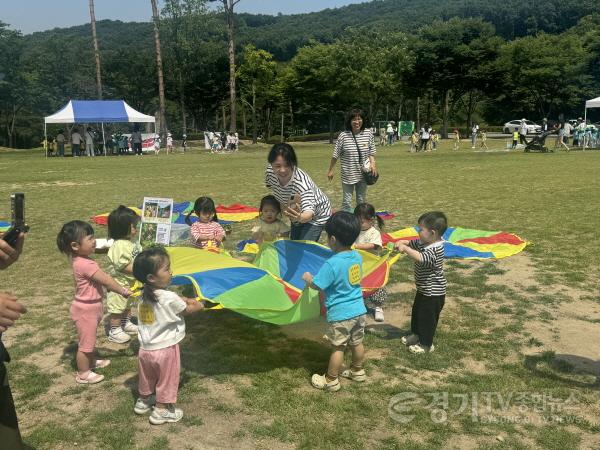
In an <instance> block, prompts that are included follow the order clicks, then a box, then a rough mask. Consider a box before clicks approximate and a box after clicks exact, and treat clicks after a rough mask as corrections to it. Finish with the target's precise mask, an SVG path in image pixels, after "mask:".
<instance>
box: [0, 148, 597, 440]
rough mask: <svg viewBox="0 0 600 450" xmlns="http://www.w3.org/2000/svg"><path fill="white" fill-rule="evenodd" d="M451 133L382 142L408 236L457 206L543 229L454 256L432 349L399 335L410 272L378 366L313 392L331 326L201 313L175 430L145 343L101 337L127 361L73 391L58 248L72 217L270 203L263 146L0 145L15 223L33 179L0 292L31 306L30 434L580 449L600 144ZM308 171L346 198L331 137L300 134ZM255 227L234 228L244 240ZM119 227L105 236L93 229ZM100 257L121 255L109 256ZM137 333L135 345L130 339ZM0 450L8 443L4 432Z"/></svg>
mask: <svg viewBox="0 0 600 450" xmlns="http://www.w3.org/2000/svg"><path fill="white" fill-rule="evenodd" d="M451 145H452V143H451V142H450V141H448V142H443V143H442V145H441V147H442V148H441V149H440V150H438V151H437V152H433V153H425V154H421V153H419V154H410V153H409V152H407V149H408V146H407V145H404V144H397V145H395V146H393V147H384V148H380V149H379V154H378V166H379V169H380V172H381V178H380V181H379V182H378V183H377V184H376V185H375V186H372V187H370V188H369V199H370V201H371V202H372V203H374V205H375V206H376V207H377V208H378V209H386V210H388V211H392V212H394V213H396V214H397V216H396V218H394V219H393V220H390V221H388V222H387V223H386V226H387V228H388V230H390V231H393V230H396V229H399V228H403V227H406V226H411V225H414V223H415V221H416V218H417V217H418V216H419V215H420V214H421V213H423V212H424V211H427V210H433V209H436V210H442V211H444V212H445V213H446V214H447V215H448V217H449V220H450V224H451V225H453V226H463V227H467V228H478V229H484V230H502V231H509V232H514V233H517V234H519V235H520V236H522V237H523V238H525V239H527V240H529V241H531V242H532V245H531V246H529V247H528V248H527V249H526V250H525V252H523V253H522V254H520V255H517V256H514V257H511V258H507V259H504V260H500V261H490V262H480V261H450V262H448V263H447V264H446V274H447V278H448V281H449V288H448V296H447V299H446V306H445V309H444V311H443V312H442V317H441V323H440V327H439V328H438V335H437V337H436V351H435V352H434V353H432V354H430V355H423V356H415V355H411V354H409V353H408V352H407V351H406V349H405V348H404V347H403V346H402V345H401V344H400V339H399V338H400V336H401V335H402V334H403V333H405V332H406V331H407V329H408V326H409V321H410V306H411V304H412V299H413V296H414V285H413V281H412V265H411V263H410V262H409V261H407V260H406V259H401V260H400V261H399V263H398V264H396V265H395V266H394V268H393V270H392V275H391V279H390V284H389V291H390V296H389V304H388V305H387V306H386V308H385V312H386V322H385V323H383V324H376V323H374V322H372V321H370V323H369V326H368V330H367V337H366V340H365V346H366V349H367V361H366V370H367V374H368V375H369V379H368V381H367V382H366V383H363V384H353V383H352V382H350V381H346V382H343V388H342V390H341V391H340V392H338V393H336V394H326V393H323V392H319V391H316V390H315V389H313V388H311V386H310V381H309V380H310V375H311V374H312V373H314V372H322V371H324V369H325V367H326V362H327V358H328V355H329V349H328V347H327V346H326V345H325V344H324V342H323V341H322V340H321V339H320V337H321V336H322V331H321V329H322V327H324V324H323V323H320V322H311V323H302V324H296V325H293V326H288V327H277V326H272V325H269V324H265V323H261V322H255V321H252V320H249V319H246V318H244V317H242V316H239V315H236V314H234V313H231V312H228V311H215V312H209V313H202V314H198V315H196V316H194V317H191V318H188V319H187V321H186V322H187V336H186V338H185V340H184V341H183V343H182V346H181V349H182V381H181V385H180V392H179V404H180V406H181V407H182V409H183V410H184V412H185V416H184V418H183V420H182V421H181V422H179V423H177V424H172V425H165V426H162V427H153V426H151V425H150V424H149V423H148V421H147V417H138V416H136V415H135V414H134V413H133V403H134V401H135V397H136V386H137V373H136V371H137V360H136V357H135V355H136V353H137V342H136V343H133V344H131V345H130V346H129V347H123V346H118V345H116V344H111V343H109V342H108V341H107V340H106V338H105V337H104V336H103V334H102V332H101V330H99V339H98V348H99V350H100V352H101V355H102V356H105V357H109V358H111V359H112V361H113V363H112V365H111V366H110V367H108V368H107V369H105V370H104V372H103V373H104V374H105V375H106V381H104V382H103V383H100V384H98V385H94V386H80V385H76V384H75V381H74V372H75V366H74V351H75V349H76V335H75V330H74V327H73V325H72V323H71V321H70V319H69V313H68V310H69V304H70V301H71V298H72V295H73V282H72V274H71V271H70V266H69V264H68V261H67V259H66V258H65V257H64V256H63V255H61V254H59V252H58V251H57V249H56V244H55V238H56V233H57V232H58V230H59V228H60V226H61V225H62V224H63V223H64V222H66V221H69V220H72V219H84V220H85V219H88V218H89V217H90V216H92V215H93V214H96V213H101V212H108V211H110V210H112V209H113V208H115V207H116V206H118V205H119V204H125V205H139V204H141V202H142V198H143V197H144V196H161V197H172V198H174V199H175V201H182V200H194V199H195V198H196V197H198V196H200V195H209V196H211V197H213V199H214V200H215V201H216V202H217V203H223V204H229V203H234V202H239V203H245V204H249V205H257V206H258V202H259V199H260V197H261V196H263V195H265V194H266V193H267V191H266V189H265V187H264V168H265V164H266V154H267V150H268V148H267V147H266V146H256V147H248V146H246V147H243V148H242V151H240V152H239V153H238V154H234V155H210V154H206V153H205V152H204V151H200V150H197V149H196V150H193V151H192V152H190V153H188V154H185V155H180V154H178V155H165V154H161V155H159V156H154V155H152V156H149V155H148V156H144V157H143V158H136V157H133V156H129V157H108V158H93V159H91V158H64V159H59V158H49V159H44V158H43V157H41V156H40V151H39V150H36V151H20V152H9V151H3V152H1V153H0V171H1V173H2V177H1V179H0V200H1V199H5V200H4V203H2V204H0V216H4V217H6V216H7V215H9V207H8V195H9V193H10V192H15V191H17V192H25V194H26V202H27V218H28V222H29V224H30V226H31V232H30V233H29V235H28V237H27V242H26V252H25V254H24V255H23V257H22V259H21V260H20V261H19V263H18V264H17V265H15V266H14V267H11V268H10V269H9V270H7V271H5V272H2V289H3V290H12V291H14V292H15V293H16V294H17V295H18V297H19V298H20V299H21V300H22V301H23V302H24V303H25V304H26V305H27V306H28V308H29V312H28V313H27V314H26V315H25V316H24V317H23V318H22V319H21V320H20V321H19V322H18V325H17V326H16V327H14V328H13V329H11V330H10V331H9V332H7V333H5V335H4V341H5V342H6V343H7V346H8V348H9V350H10V351H11V354H12V357H13V362H11V363H10V364H9V373H10V376H11V385H12V388H13V392H14V394H15V401H16V404H17V411H18V414H19V418H20V424H21V431H22V434H23V436H24V439H25V441H26V443H27V444H28V445H29V446H31V447H34V448H38V449H70V448H86V449H87V448H89V449H98V448H106V449H130V448H143V449H164V448H173V449H195V448H334V447H335V448H382V449H405V448H410V449H429V448H431V449H434V448H460V449H463V448H482V449H515V448H517V449H519V448H543V449H561V450H564V449H571V448H594V447H595V448H598V447H600V437H599V436H600V433H599V432H600V392H599V388H600V384H599V383H598V377H599V376H600V373H599V372H600V350H599V349H598V342H600V288H599V284H598V279H599V277H600V246H599V245H598V239H597V235H596V233H597V232H598V226H599V225H600V203H599V200H598V199H600V177H599V176H598V174H600V152H599V151H586V152H581V151H572V152H571V153H568V154H567V153H551V154H525V153H522V152H505V151H501V149H500V147H503V146H504V142H503V141H498V142H494V141H493V140H489V141H488V145H489V146H490V147H491V148H492V149H494V147H496V148H497V150H498V151H496V152H494V151H492V152H486V153H480V152H473V151H472V150H471V149H470V148H468V146H467V143H465V144H464V145H465V148H463V149H461V150H459V151H458V152H453V151H451V150H450V148H451ZM295 148H296V150H297V153H298V157H299V161H300V167H302V168H303V169H304V170H306V171H307V172H308V173H309V174H310V175H311V176H312V177H313V179H314V180H315V182H316V183H317V184H318V185H319V186H321V188H322V189H323V190H324V192H325V193H326V194H327V195H329V196H330V198H331V199H332V203H333V204H334V206H336V207H337V206H339V204H340V203H341V186H340V183H339V177H338V176H336V179H334V182H332V183H329V182H328V181H327V179H326V170H327V166H328V163H329V158H330V155H331V146H329V145H324V144H298V145H295ZM250 227H251V225H250V224H249V223H243V224H239V225H234V227H233V233H232V235H231V236H230V238H229V240H228V241H227V246H229V247H232V246H233V245H234V244H235V242H236V241H237V240H240V239H243V238H247V237H248V236H249V231H250ZM96 235H97V236H98V237H105V235H106V229H105V228H102V227H96ZM96 259H97V260H98V261H99V263H100V264H101V265H106V261H107V259H106V257H105V256H103V255H97V257H96ZM134 341H135V340H134ZM0 447H1V444H0Z"/></svg>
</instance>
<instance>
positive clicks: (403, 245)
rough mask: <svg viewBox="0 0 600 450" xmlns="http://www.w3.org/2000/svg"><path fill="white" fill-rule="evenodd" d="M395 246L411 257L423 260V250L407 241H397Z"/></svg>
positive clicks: (419, 260)
mask: <svg viewBox="0 0 600 450" xmlns="http://www.w3.org/2000/svg"><path fill="white" fill-rule="evenodd" d="M394 247H396V250H398V251H399V252H400V253H404V254H405V255H407V256H408V257H409V258H411V259H413V260H415V261H417V262H423V255H422V254H421V252H419V251H418V250H415V249H414V248H412V247H411V246H410V245H409V244H407V243H406V242H405V241H397V242H396V243H395V244H394Z"/></svg>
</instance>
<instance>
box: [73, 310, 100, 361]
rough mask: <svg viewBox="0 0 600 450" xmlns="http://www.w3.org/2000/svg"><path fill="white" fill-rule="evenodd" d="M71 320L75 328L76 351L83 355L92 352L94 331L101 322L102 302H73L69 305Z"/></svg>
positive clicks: (94, 343) (94, 339)
mask: <svg viewBox="0 0 600 450" xmlns="http://www.w3.org/2000/svg"><path fill="white" fill-rule="evenodd" d="M71 319H73V322H75V327H76V328H77V336H78V337H79V343H78V350H79V351H80V352H83V353H91V352H93V351H94V348H95V347H96V331H97V330H98V325H99V324H100V322H101V321H102V300H98V301H97V302H78V301H74V302H73V303H71Z"/></svg>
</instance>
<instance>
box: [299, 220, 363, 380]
mask: <svg viewBox="0 0 600 450" xmlns="http://www.w3.org/2000/svg"><path fill="white" fill-rule="evenodd" d="M360 229H361V226H360V221H359V220H358V218H357V217H356V216H355V215H354V214H352V213H350V212H347V211H338V212H337V213H335V214H334V215H332V216H331V217H330V218H329V220H328V221H327V224H326V225H325V232H326V233H327V244H328V245H329V247H330V248H331V250H333V253H334V255H333V256H332V257H331V258H329V259H328V260H327V261H325V264H323V266H322V267H321V269H320V270H319V272H318V273H317V274H316V275H315V276H313V275H312V274H311V273H310V272H305V273H304V274H303V275H302V279H303V280H304V281H305V282H306V285H307V286H310V287H311V288H312V289H316V290H318V291H320V292H322V293H324V294H325V307H326V308H327V322H328V327H327V332H326V334H325V339H327V340H328V341H329V342H330V344H331V345H332V346H333V350H332V353H331V356H330V358H329V365H328V367H327V372H326V373H325V374H324V375H321V374H314V375H313V376H312V378H311V383H312V385H313V387H314V388H316V389H322V390H324V391H330V392H335V391H339V390H340V388H341V385H340V381H339V379H338V376H340V375H341V376H342V377H344V378H349V379H351V380H354V381H358V382H362V381H365V380H366V378H367V376H366V374H365V371H364V369H363V360H364V356H365V348H364V346H363V343H362V342H363V337H364V335H365V324H366V313H367V309H366V308H365V303H364V301H363V296H362V290H361V287H360V282H361V279H362V258H361V256H360V255H359V253H358V252H357V251H356V250H352V244H354V241H356V238H357V237H358V235H359V233H360ZM348 345H350V348H351V350H352V365H351V366H350V369H347V370H344V371H343V372H341V373H340V369H341V367H342V363H343V362H344V351H345V350H346V347H347V346H348Z"/></svg>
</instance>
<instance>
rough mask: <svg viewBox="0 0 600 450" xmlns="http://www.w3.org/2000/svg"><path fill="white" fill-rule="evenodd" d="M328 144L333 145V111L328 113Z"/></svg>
mask: <svg viewBox="0 0 600 450" xmlns="http://www.w3.org/2000/svg"><path fill="white" fill-rule="evenodd" d="M329 143H330V144H333V111H329Z"/></svg>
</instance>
